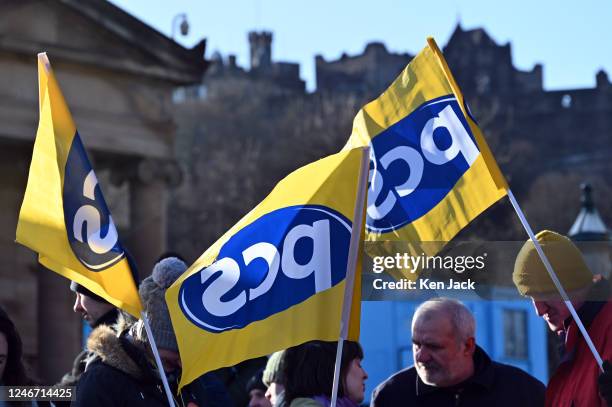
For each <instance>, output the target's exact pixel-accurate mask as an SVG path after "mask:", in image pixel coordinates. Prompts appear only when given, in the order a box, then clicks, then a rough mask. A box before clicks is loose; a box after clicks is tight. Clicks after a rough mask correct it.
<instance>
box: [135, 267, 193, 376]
mask: <svg viewBox="0 0 612 407" xmlns="http://www.w3.org/2000/svg"><path fill="white" fill-rule="evenodd" d="M185 270H187V265H186V264H185V262H183V261H182V260H180V259H178V258H176V257H168V258H164V259H162V260H161V261H159V262H158V263H156V264H155V266H154V267H153V272H152V273H151V275H150V276H149V277H147V278H145V279H144V280H142V282H141V283H140V286H139V287H138V292H139V293H140V298H141V299H142V305H143V307H144V310H145V311H146V313H147V316H148V319H149V324H150V325H151V331H152V333H153V338H154V339H155V344H156V345H157V348H158V350H159V357H160V359H161V361H162V365H163V367H164V371H165V372H166V374H168V375H170V374H175V375H177V374H178V372H179V371H180V368H181V366H182V365H181V360H180V357H179V352H178V344H177V343H176V336H175V335H174V330H173V328H172V322H171V320H170V313H169V311H168V305H167V304H166V299H165V297H164V295H165V293H166V289H167V288H168V287H170V286H171V285H172V283H174V282H175V281H176V280H177V279H178V278H179V277H180V276H181V274H183V273H184V272H185ZM135 331H136V332H137V335H136V336H137V337H138V339H140V340H143V341H144V342H147V339H146V336H145V335H144V332H143V331H144V329H143V321H142V320H140V321H138V322H137V323H136V329H135Z"/></svg>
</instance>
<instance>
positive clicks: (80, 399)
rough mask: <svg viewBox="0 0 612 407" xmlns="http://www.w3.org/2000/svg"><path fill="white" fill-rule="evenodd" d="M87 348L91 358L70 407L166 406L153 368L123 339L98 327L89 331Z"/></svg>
mask: <svg viewBox="0 0 612 407" xmlns="http://www.w3.org/2000/svg"><path fill="white" fill-rule="evenodd" d="M87 346H88V349H89V351H90V353H91V355H92V356H91V357H90V358H88V360H87V366H86V368H85V372H84V373H83V374H82V375H81V377H80V379H79V382H78V385H77V389H76V401H75V402H74V403H73V406H82V407H102V406H117V407H121V406H125V407H127V406H143V407H144V406H150V407H157V406H167V405H168V402H167V399H166V395H165V393H164V392H163V389H162V387H161V381H160V380H159V379H158V378H157V376H156V374H155V370H154V369H153V366H151V365H150V364H149V363H148V361H147V360H146V358H145V357H144V353H143V352H142V351H141V350H139V349H136V348H135V345H133V344H130V343H129V341H128V340H127V339H126V338H125V337H124V336H121V337H119V336H118V335H117V334H116V332H115V331H114V330H113V329H111V327H108V326H105V325H101V326H99V327H98V328H96V329H95V330H94V331H92V333H91V335H90V337H89V340H88V341H87ZM139 355H140V357H139ZM179 405H180V404H179Z"/></svg>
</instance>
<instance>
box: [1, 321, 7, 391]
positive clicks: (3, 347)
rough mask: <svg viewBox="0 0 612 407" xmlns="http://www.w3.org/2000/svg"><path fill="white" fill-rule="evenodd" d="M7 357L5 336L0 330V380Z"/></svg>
mask: <svg viewBox="0 0 612 407" xmlns="http://www.w3.org/2000/svg"><path fill="white" fill-rule="evenodd" d="M7 358H8V342H7V340H6V336H5V335H4V334H3V333H2V332H0V382H1V381H2V376H3V375H4V369H5V368H6V359H7Z"/></svg>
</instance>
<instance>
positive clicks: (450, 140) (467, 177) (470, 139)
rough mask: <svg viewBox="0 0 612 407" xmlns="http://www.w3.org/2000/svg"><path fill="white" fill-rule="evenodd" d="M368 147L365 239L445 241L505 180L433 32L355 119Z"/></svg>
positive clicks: (501, 191) (496, 195) (352, 143)
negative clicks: (384, 89)
mask: <svg viewBox="0 0 612 407" xmlns="http://www.w3.org/2000/svg"><path fill="white" fill-rule="evenodd" d="M365 145H370V146H371V150H370V157H371V161H370V178H369V180H370V185H369V188H368V202H367V217H366V228H367V231H366V239H367V240H369V241H403V242H447V241H449V240H451V239H452V238H453V237H454V236H455V235H456V234H457V233H458V232H459V231H460V230H461V229H462V228H464V227H465V226H466V225H467V224H468V223H469V222H470V221H472V220H473V219H474V218H476V217H477V216H478V215H479V214H480V213H482V212H483V211H484V210H485V209H487V208H488V207H489V206H491V205H492V204H493V203H495V202H496V201H498V200H499V199H500V198H502V197H503V196H505V195H506V191H507V188H508V187H507V184H506V181H505V179H504V177H503V176H502V174H501V172H500V170H499V168H498V166H497V163H496V162H495V159H494V158H493V156H492V154H491V151H490V150H489V147H488V146H487V143H486V141H485V139H484V137H483V135H482V133H481V131H480V129H479V128H478V125H477V124H476V122H475V121H474V119H473V118H472V116H471V115H470V112H469V111H468V109H467V106H466V104H465V102H464V99H463V95H462V94H461V91H460V90H459V87H458V86H457V84H456V82H455V80H454V78H453V76H452V74H451V72H450V70H449V68H448V65H447V64H446V61H445V60H444V57H443V56H442V53H441V52H440V50H439V49H438V47H437V45H436V43H435V41H434V40H433V38H429V39H428V46H427V47H425V49H423V50H422V51H421V52H420V53H419V54H418V55H417V56H416V57H414V59H413V60H412V61H411V62H410V63H409V64H408V66H406V68H405V69H404V70H403V71H402V73H401V74H400V75H399V77H398V78H397V79H396V80H395V81H394V82H393V83H392V84H391V86H390V87H389V88H388V89H387V90H386V91H385V92H384V93H383V94H382V95H380V96H379V97H378V99H376V100H374V101H372V102H370V103H369V104H367V105H366V106H365V107H363V108H362V109H361V110H360V111H359V112H358V114H357V116H356V117H355V120H354V122H353V131H352V134H351V137H350V139H349V141H348V143H347V144H346V146H345V147H344V149H351V148H354V147H360V146H365Z"/></svg>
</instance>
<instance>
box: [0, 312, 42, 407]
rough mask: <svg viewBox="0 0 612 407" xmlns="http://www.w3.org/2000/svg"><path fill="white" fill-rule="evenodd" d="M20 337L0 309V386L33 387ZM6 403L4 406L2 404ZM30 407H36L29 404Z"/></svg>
mask: <svg viewBox="0 0 612 407" xmlns="http://www.w3.org/2000/svg"><path fill="white" fill-rule="evenodd" d="M22 356H23V346H22V344H21V337H20V336H19V333H18V332H17V329H15V325H14V324H13V321H11V319H10V318H9V316H8V314H7V313H6V312H4V310H3V309H2V308H0V386H33V385H34V384H36V383H35V382H34V380H32V379H31V378H29V377H28V375H27V374H26V369H25V366H24V365H23V360H22ZM3 403H6V404H3ZM25 404H26V403H24V402H8V401H7V402H2V401H0V406H3V405H7V406H11V405H25ZM30 405H32V406H35V405H37V404H36V403H35V402H30Z"/></svg>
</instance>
